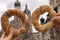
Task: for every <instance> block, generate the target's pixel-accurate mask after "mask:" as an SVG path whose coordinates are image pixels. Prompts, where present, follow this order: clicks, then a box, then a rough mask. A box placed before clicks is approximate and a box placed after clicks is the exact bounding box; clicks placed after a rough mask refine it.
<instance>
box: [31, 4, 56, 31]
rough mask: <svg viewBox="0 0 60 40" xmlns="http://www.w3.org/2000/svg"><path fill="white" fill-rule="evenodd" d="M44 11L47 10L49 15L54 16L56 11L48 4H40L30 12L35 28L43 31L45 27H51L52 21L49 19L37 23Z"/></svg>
mask: <svg viewBox="0 0 60 40" xmlns="http://www.w3.org/2000/svg"><path fill="white" fill-rule="evenodd" d="M44 12H49V15H50V17H54V16H56V15H57V14H56V12H55V11H54V10H53V9H52V7H51V6H48V5H42V6H40V7H39V8H37V9H36V10H35V11H34V12H33V13H32V18H31V21H32V23H33V25H34V27H35V28H36V30H38V31H41V32H45V31H46V30H47V29H51V28H52V27H53V22H51V21H50V22H48V23H46V24H43V25H41V24H39V23H38V19H39V16H40V15H41V14H43V13H44Z"/></svg>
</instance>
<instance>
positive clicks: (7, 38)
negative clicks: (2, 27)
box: [1, 32, 13, 40]
mask: <svg viewBox="0 0 60 40" xmlns="http://www.w3.org/2000/svg"><path fill="white" fill-rule="evenodd" d="M12 37H13V33H12V32H10V33H9V35H8V36H7V37H6V35H5V32H4V33H3V34H2V36H1V40H11V38H12Z"/></svg>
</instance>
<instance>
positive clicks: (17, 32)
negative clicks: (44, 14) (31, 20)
mask: <svg viewBox="0 0 60 40" xmlns="http://www.w3.org/2000/svg"><path fill="white" fill-rule="evenodd" d="M14 15H16V16H18V17H19V18H20V19H21V21H22V23H23V26H22V27H21V28H19V29H14V28H13V27H12V25H11V24H10V23H9V17H11V16H14ZM27 23H28V18H27V17H26V14H24V13H23V12H22V11H21V10H19V9H10V10H8V11H6V12H5V13H4V14H3V15H2V18H1V24H2V28H3V30H4V31H5V32H6V33H7V34H8V33H9V32H10V30H12V31H13V33H14V35H20V34H23V33H25V32H26V31H27V29H28V27H27Z"/></svg>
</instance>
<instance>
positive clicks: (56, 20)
mask: <svg viewBox="0 0 60 40" xmlns="http://www.w3.org/2000/svg"><path fill="white" fill-rule="evenodd" d="M51 21H52V22H53V23H55V25H54V27H55V28H58V29H60V14H57V15H56V16H55V17H53V18H52V19H51Z"/></svg>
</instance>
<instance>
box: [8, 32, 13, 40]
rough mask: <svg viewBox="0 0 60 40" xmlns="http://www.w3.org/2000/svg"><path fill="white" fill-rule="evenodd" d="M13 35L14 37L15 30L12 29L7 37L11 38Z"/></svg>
mask: <svg viewBox="0 0 60 40" xmlns="http://www.w3.org/2000/svg"><path fill="white" fill-rule="evenodd" d="M12 37H13V32H12V31H11V32H10V33H9V35H8V37H7V38H8V39H9V40H10V39H11V38H12Z"/></svg>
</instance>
